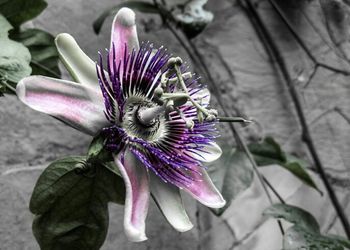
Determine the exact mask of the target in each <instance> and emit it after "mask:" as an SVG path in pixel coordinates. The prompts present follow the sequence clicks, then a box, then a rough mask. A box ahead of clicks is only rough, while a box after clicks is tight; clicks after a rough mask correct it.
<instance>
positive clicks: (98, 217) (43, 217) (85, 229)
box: [30, 157, 125, 250]
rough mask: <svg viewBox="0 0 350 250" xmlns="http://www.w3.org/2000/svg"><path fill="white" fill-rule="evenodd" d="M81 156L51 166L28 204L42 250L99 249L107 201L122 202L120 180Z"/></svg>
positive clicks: (106, 220)
mask: <svg viewBox="0 0 350 250" xmlns="http://www.w3.org/2000/svg"><path fill="white" fill-rule="evenodd" d="M85 160H86V159H85V158H84V157H71V158H66V159H62V160H58V161H56V162H54V163H52V164H51V165H50V166H49V167H48V168H47V169H46V170H45V171H44V172H43V173H42V175H41V176H40V178H39V180H38V182H37V184H36V186H35V188H34V192H33V195H32V198H31V201H30V209H31V211H32V212H33V213H34V214H36V216H35V220H34V223H33V232H34V235H35V237H36V239H37V241H38V243H39V245H40V247H41V249H42V250H56V249H57V250H61V249H96V250H97V249H100V247H101V245H102V244H103V242H104V240H105V237H106V233H107V228H108V220H109V219H108V202H116V203H123V202H124V199H125V187H124V183H123V180H122V178H121V177H119V176H118V175H116V174H115V172H114V171H113V172H112V171H110V170H109V168H106V167H104V166H102V165H98V164H96V165H84V164H83V162H84V161H85Z"/></svg>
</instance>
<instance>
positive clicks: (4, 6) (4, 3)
mask: <svg viewBox="0 0 350 250" xmlns="http://www.w3.org/2000/svg"><path fill="white" fill-rule="evenodd" d="M46 6H47V3H46V2H45V1H44V0H1V1H0V13H1V14H3V15H4V16H5V17H6V18H7V19H8V20H9V22H10V23H11V24H12V25H13V26H15V27H16V28H17V27H19V26H20V25H21V24H22V23H24V22H25V21H29V20H31V19H33V18H34V17H36V16H37V15H39V14H40V13H41V12H42V11H43V10H44V9H45V8H46Z"/></svg>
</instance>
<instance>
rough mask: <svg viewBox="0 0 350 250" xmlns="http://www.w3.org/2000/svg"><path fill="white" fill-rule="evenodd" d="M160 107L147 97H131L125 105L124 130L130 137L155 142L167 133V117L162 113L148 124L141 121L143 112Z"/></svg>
mask: <svg viewBox="0 0 350 250" xmlns="http://www.w3.org/2000/svg"><path fill="white" fill-rule="evenodd" d="M157 106H158V105H157V104H156V103H154V102H152V101H150V100H149V99H147V98H146V97H142V96H130V97H129V98H128V99H127V100H126V103H125V105H124V117H123V122H122V124H121V126H122V128H123V129H124V130H125V132H126V133H127V134H128V136H130V137H134V138H142V139H143V140H145V141H149V142H153V141H157V140H158V139H159V138H161V137H162V136H163V134H164V132H165V117H164V114H162V113H160V114H159V115H157V116H155V117H154V118H153V119H152V120H150V121H148V122H147V123H145V122H143V120H141V119H140V114H141V112H142V111H144V110H146V109H150V108H154V107H157Z"/></svg>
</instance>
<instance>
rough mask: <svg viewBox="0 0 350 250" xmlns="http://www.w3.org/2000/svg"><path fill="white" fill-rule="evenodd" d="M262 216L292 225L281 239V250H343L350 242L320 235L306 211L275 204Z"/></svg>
mask: <svg viewBox="0 0 350 250" xmlns="http://www.w3.org/2000/svg"><path fill="white" fill-rule="evenodd" d="M264 215H267V216H272V217H274V218H278V219H285V220H287V221H289V222H291V223H293V224H294V226H292V227H290V228H289V229H288V230H287V231H286V233H285V235H284V237H283V250H301V249H305V250H320V249H328V250H344V247H346V248H349V246H350V242H349V241H347V240H346V239H344V238H343V237H340V236H333V235H330V236H325V235H321V234H320V228H319V225H318V223H317V221H316V219H315V218H314V217H313V216H312V215H311V214H310V213H309V212H307V211H305V210H303V209H301V208H298V207H295V206H291V205H286V204H275V205H273V206H271V207H269V208H267V209H266V210H265V211H264Z"/></svg>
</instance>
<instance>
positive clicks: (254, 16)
mask: <svg viewBox="0 0 350 250" xmlns="http://www.w3.org/2000/svg"><path fill="white" fill-rule="evenodd" d="M239 2H240V3H241V6H242V7H243V8H244V9H245V10H246V12H247V14H248V17H249V18H250V20H251V22H252V23H253V24H254V25H253V26H254V27H255V29H256V31H257V33H258V36H259V38H260V39H261V40H262V43H263V44H264V46H265V48H266V50H267V52H268V54H269V56H270V57H271V59H272V60H271V61H272V62H275V66H277V68H278V69H279V71H280V72H281V74H282V76H283V78H284V82H285V83H286V85H287V87H288V91H289V94H290V96H291V98H292V100H293V103H294V105H295V108H296V111H297V115H298V118H299V122H300V124H301V127H302V140H303V141H304V142H305V144H306V145H307V147H308V149H309V151H310V154H311V156H312V158H313V161H314V164H315V167H316V169H317V171H318V173H319V174H320V177H321V179H322V181H323V183H324V185H325V187H326V189H327V192H328V195H329V197H330V199H331V201H332V203H333V206H334V208H335V210H336V212H337V214H338V216H339V219H340V221H341V223H342V225H343V228H344V231H345V233H346V235H347V236H348V238H350V224H349V221H348V219H347V217H346V215H345V213H344V211H343V209H342V207H341V204H340V202H339V200H338V198H337V196H336V194H335V192H334V190H333V188H332V186H331V185H330V183H329V181H328V179H327V176H326V173H325V171H324V166H323V164H322V162H321V160H320V157H319V156H318V153H317V150H316V147H315V145H314V141H313V139H312V136H311V133H310V131H309V127H308V124H307V122H306V118H305V114H304V111H303V108H302V105H301V102H300V99H299V95H298V93H297V90H296V88H295V86H294V82H293V80H292V79H291V77H290V75H289V72H288V70H287V66H286V65H285V62H284V59H283V58H282V56H281V53H280V51H279V48H278V47H277V45H276V43H275V41H274V39H273V38H272V37H271V35H270V32H269V31H268V30H267V29H266V27H265V25H264V24H263V22H262V20H261V18H260V16H259V14H258V13H257V11H256V10H255V8H254V6H253V5H252V3H251V2H250V0H240V1H239Z"/></svg>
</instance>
